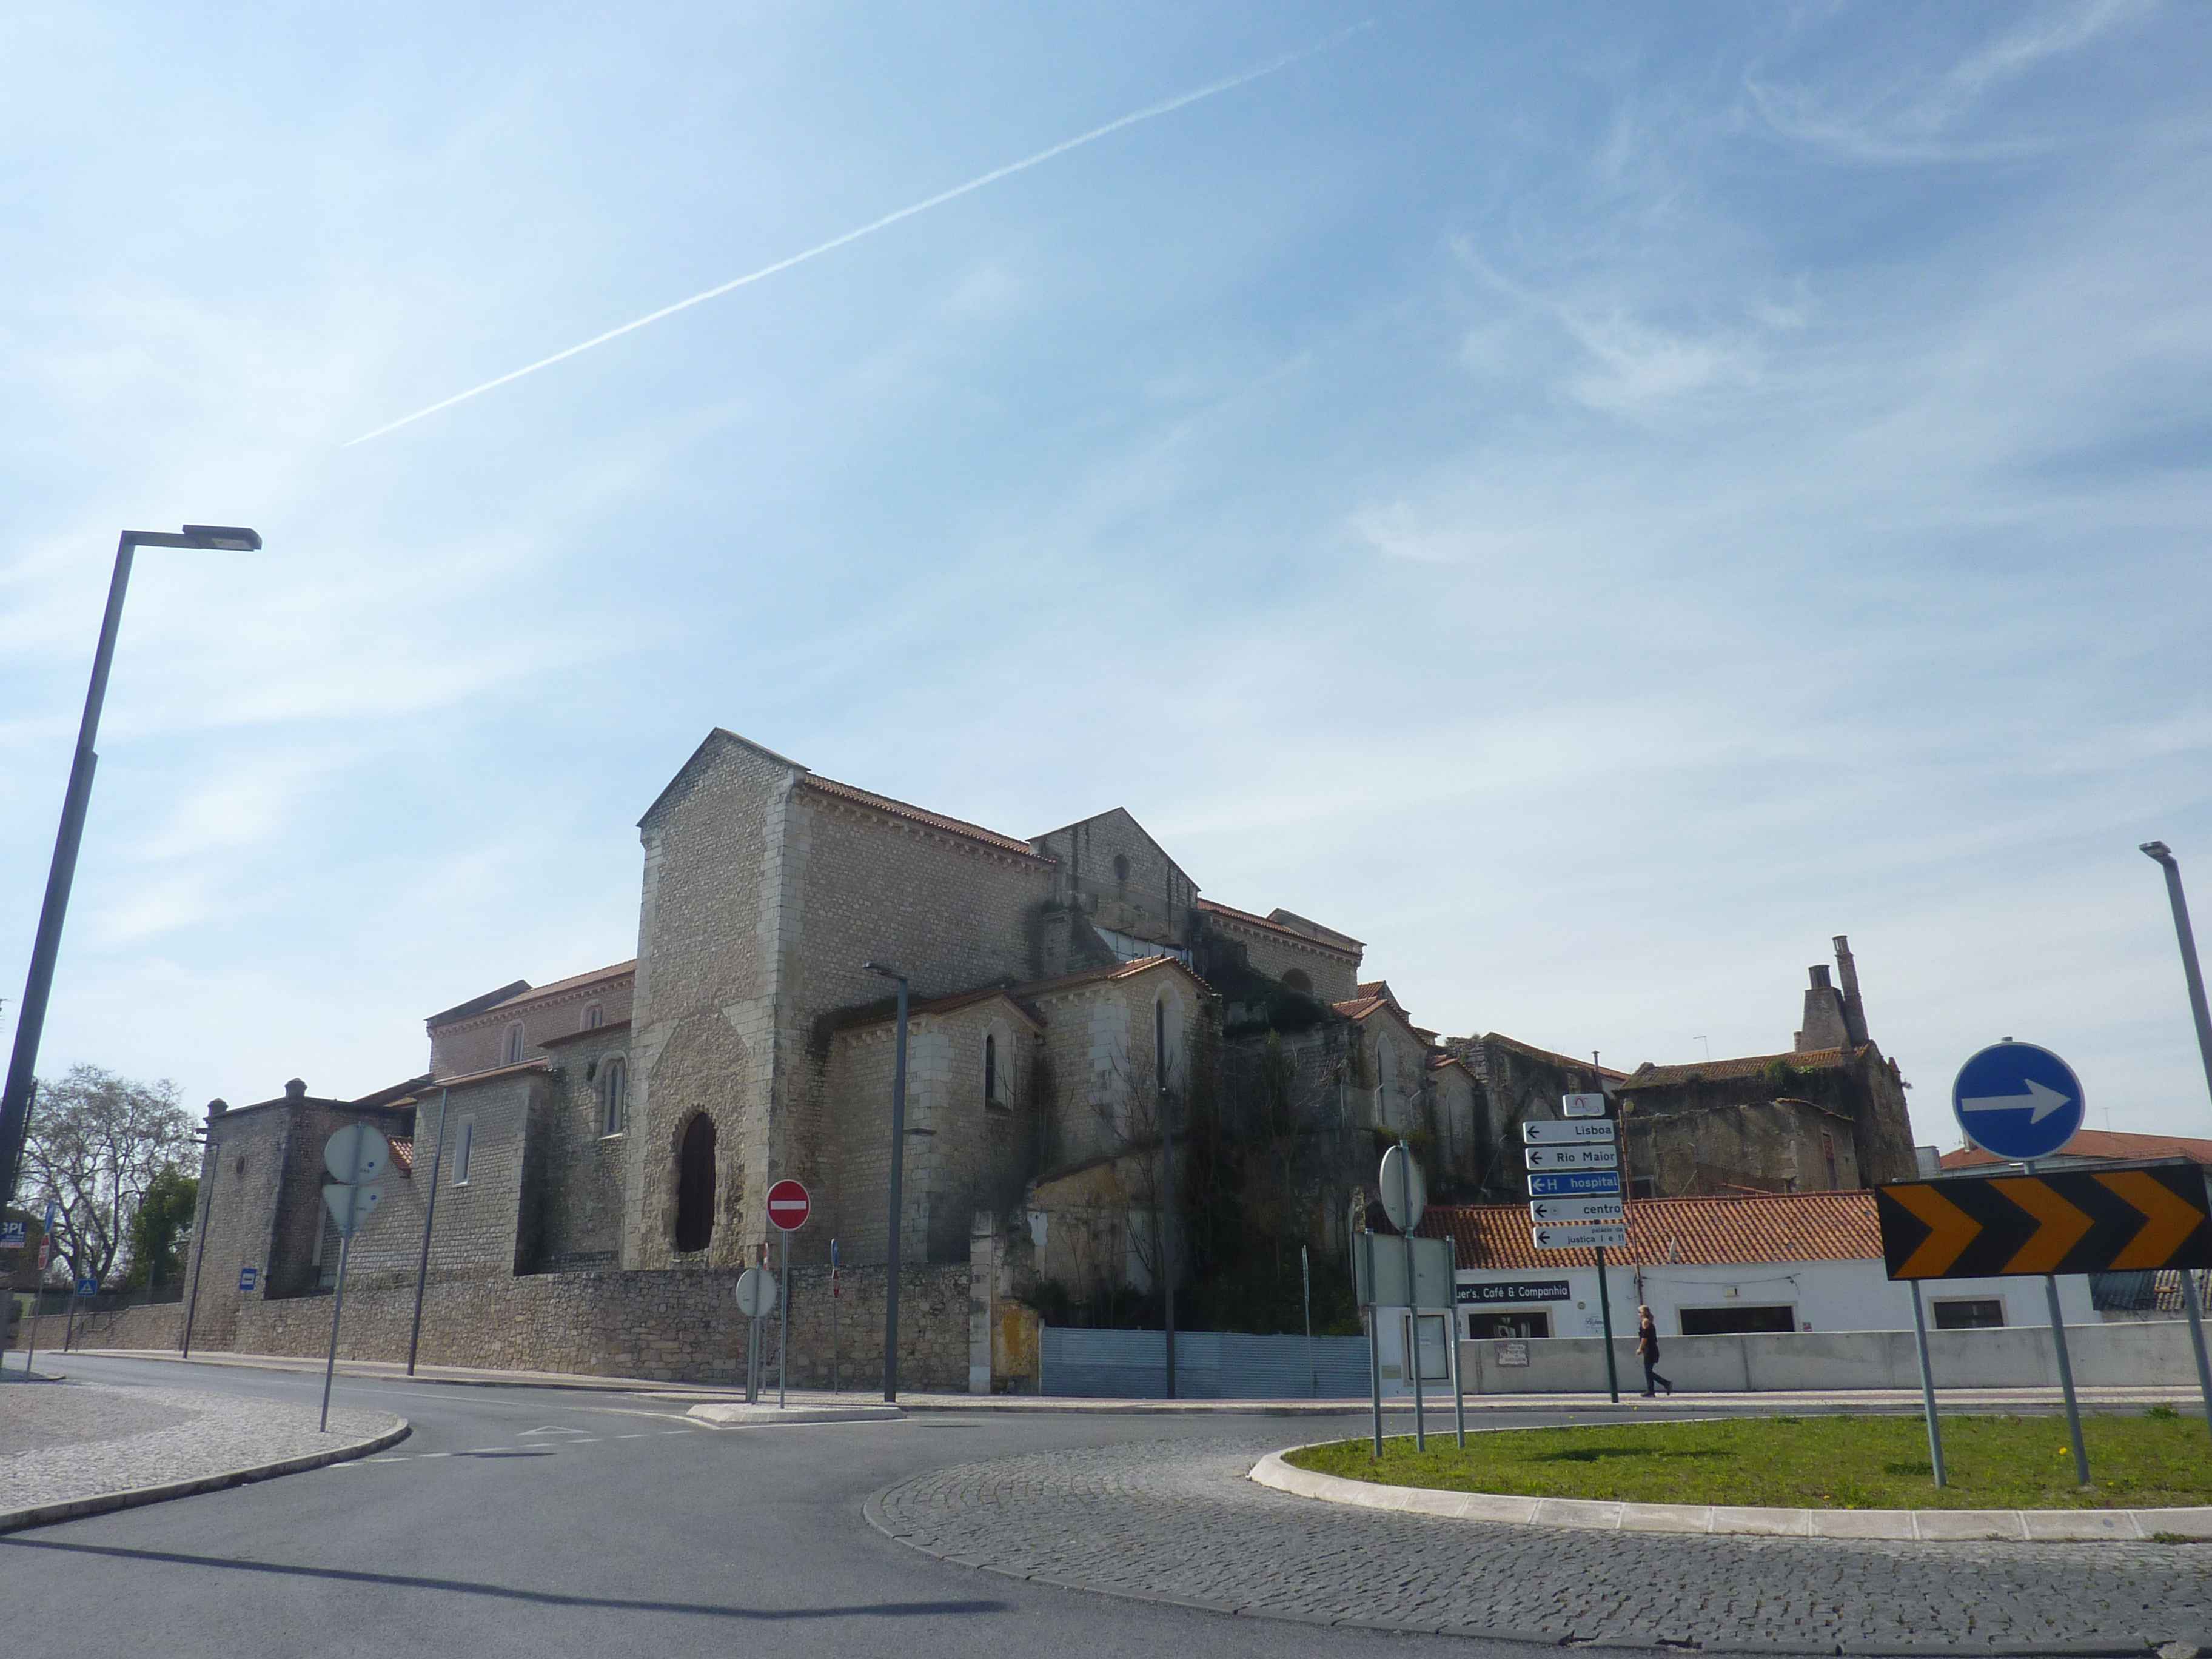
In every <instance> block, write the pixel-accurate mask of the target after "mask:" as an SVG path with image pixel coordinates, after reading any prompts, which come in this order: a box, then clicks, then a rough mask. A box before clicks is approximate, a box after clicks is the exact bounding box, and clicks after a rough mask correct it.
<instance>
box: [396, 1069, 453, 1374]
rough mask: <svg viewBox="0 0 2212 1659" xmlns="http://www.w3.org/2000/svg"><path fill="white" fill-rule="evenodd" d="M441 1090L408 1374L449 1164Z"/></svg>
mask: <svg viewBox="0 0 2212 1659" xmlns="http://www.w3.org/2000/svg"><path fill="white" fill-rule="evenodd" d="M449 1092H450V1091H448V1090H445V1089H441V1090H439V1091H438V1141H437V1147H436V1150H435V1151H434V1152H432V1153H431V1154H430V1201H429V1202H428V1204H427V1205H425V1206H423V1210H422V1260H421V1261H419V1262H417V1263H416V1267H415V1322H414V1324H413V1325H412V1326H411V1327H410V1328H409V1329H408V1332H407V1375H408V1376H414V1375H415V1352H416V1348H417V1347H418V1346H421V1344H422V1287H423V1286H424V1285H427V1284H428V1283H429V1281H430V1229H431V1228H433V1227H435V1226H436V1225H438V1172H439V1171H440V1170H442V1169H443V1168H444V1167H445V1164H446V1097H447V1094H448V1093H449Z"/></svg>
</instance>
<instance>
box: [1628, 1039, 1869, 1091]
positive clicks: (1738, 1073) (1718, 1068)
mask: <svg viewBox="0 0 2212 1659" xmlns="http://www.w3.org/2000/svg"><path fill="white" fill-rule="evenodd" d="M1852 1052H1853V1053H1854V1054H1865V1052H1866V1049H1865V1048H1863V1047H1862V1048H1857V1049H1854V1050H1853V1051H1852ZM1777 1063H1779V1064H1782V1065H1786V1066H1789V1067H1790V1069H1791V1070H1793V1071H1798V1072H1833V1071H1837V1070H1839V1069H1840V1068H1841V1067H1842V1066H1843V1064H1844V1051H1843V1050H1842V1049H1841V1048H1808V1049H1807V1050H1806V1051H1805V1052H1804V1053H1802V1054H1745V1055H1743V1056H1741V1058H1739V1059H1735V1060H1698V1061H1695V1062H1693V1063H1692V1064H1691V1065H1687V1066H1654V1065H1652V1064H1650V1062H1649V1061H1646V1062H1645V1063H1644V1065H1641V1066H1638V1067H1637V1068H1636V1069H1635V1071H1633V1072H1632V1073H1629V1077H1628V1080H1627V1081H1626V1083H1624V1084H1622V1085H1620V1086H1621V1087H1622V1088H1624V1089H1663V1088H1667V1087H1669V1086H1671V1085H1674V1084H1677V1083H1720V1082H1725V1081H1728V1080H1729V1079H1735V1078H1746V1077H1757V1076H1758V1075H1759V1073H1762V1072H1764V1071H1765V1070H1766V1069H1767V1067H1769V1066H1773V1065H1776V1064H1777Z"/></svg>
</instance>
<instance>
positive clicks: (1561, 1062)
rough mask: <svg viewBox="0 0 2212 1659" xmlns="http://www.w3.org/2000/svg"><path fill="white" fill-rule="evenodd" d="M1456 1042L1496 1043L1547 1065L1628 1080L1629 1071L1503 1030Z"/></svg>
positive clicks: (1487, 1032) (1457, 1039)
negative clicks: (1523, 1039)
mask: <svg viewBox="0 0 2212 1659" xmlns="http://www.w3.org/2000/svg"><path fill="white" fill-rule="evenodd" d="M1451 1040H1452V1041H1453V1042H1474V1043H1479V1044H1480V1045H1481V1046H1482V1047H1484V1048H1489V1047H1491V1046H1492V1045H1495V1046H1496V1047H1498V1048H1510V1049H1512V1050H1513V1052H1514V1053H1516V1054H1526V1055H1528V1058H1529V1059H1531V1060H1542V1061H1543V1062H1544V1063H1545V1064H1546V1065H1547V1066H1572V1067H1573V1068H1574V1069H1575V1070H1576V1071H1578V1072H1595V1073H1597V1074H1598V1075H1599V1076H1600V1077H1606V1078H1613V1079H1621V1080H1626V1078H1627V1076H1628V1073H1626V1072H1616V1071H1614V1070H1613V1067H1612V1066H1593V1065H1592V1064H1591V1063H1590V1062H1589V1060H1577V1059H1576V1058H1575V1057H1574V1056H1573V1055H1572V1054H1559V1053H1556V1052H1554V1051H1553V1050H1552V1049H1550V1048H1538V1047H1537V1046H1536V1045H1535V1044H1534V1043H1533V1042H1522V1041H1521V1040H1520V1039H1519V1038H1517V1037H1510V1036H1506V1035H1505V1034H1504V1032H1503V1031H1486V1032H1484V1033H1483V1034H1482V1035H1481V1036H1479V1037H1454V1038H1452V1039H1451Z"/></svg>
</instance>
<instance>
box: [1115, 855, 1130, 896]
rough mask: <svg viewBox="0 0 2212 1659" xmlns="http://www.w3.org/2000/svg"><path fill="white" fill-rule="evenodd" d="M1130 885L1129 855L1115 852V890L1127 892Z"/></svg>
mask: <svg viewBox="0 0 2212 1659" xmlns="http://www.w3.org/2000/svg"><path fill="white" fill-rule="evenodd" d="M1128 887H1129V855H1128V854H1127V853H1116V854H1114V890H1115V892H1117V893H1118V892H1127V890H1128Z"/></svg>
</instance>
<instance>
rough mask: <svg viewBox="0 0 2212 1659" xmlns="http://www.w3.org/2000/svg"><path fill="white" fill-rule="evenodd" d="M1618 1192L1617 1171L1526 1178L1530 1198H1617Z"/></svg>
mask: <svg viewBox="0 0 2212 1659" xmlns="http://www.w3.org/2000/svg"><path fill="white" fill-rule="evenodd" d="M1619 1194H1620V1170H1578V1171H1576V1170H1571V1171H1569V1172H1568V1173H1567V1174H1565V1175H1531V1176H1529V1177H1528V1196H1529V1197H1531V1198H1601V1197H1605V1196H1607V1195H1613V1196H1618V1195H1619Z"/></svg>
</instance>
